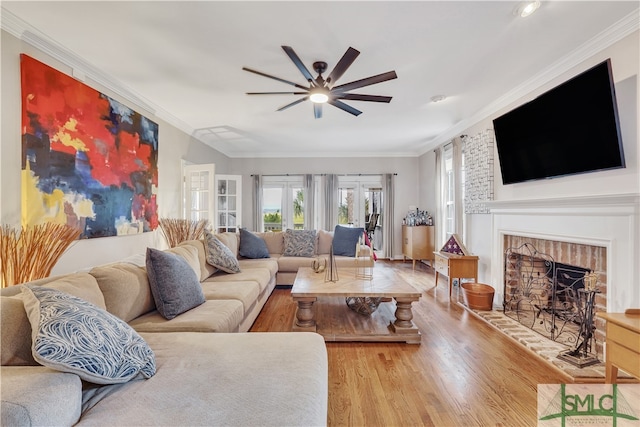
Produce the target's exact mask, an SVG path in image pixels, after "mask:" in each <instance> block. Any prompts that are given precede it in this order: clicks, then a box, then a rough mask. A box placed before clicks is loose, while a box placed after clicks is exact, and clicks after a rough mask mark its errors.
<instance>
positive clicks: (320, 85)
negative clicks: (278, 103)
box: [242, 46, 398, 119]
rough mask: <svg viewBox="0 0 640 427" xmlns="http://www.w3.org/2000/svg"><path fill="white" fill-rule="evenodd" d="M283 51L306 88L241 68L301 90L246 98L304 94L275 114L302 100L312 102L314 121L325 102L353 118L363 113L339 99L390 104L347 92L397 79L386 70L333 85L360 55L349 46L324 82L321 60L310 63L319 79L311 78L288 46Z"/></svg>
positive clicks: (387, 99)
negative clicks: (299, 74)
mask: <svg viewBox="0 0 640 427" xmlns="http://www.w3.org/2000/svg"><path fill="white" fill-rule="evenodd" d="M282 49H283V50H284V51H285V53H286V54H287V55H288V56H289V58H291V60H292V61H293V63H294V64H295V65H296V67H298V70H300V72H301V73H302V75H303V76H304V78H305V79H306V80H307V83H308V84H309V87H306V86H303V85H300V84H297V83H294V82H291V81H289V80H285V79H281V78H279V77H275V76H271V75H269V74H265V73H263V72H260V71H256V70H252V69H251V68H247V67H242V69H243V70H245V71H249V72H250V73H254V74H258V75H260V76H264V77H268V78H270V79H274V80H277V81H279V82H282V83H286V84H289V85H291V86H295V87H297V88H298V89H302V90H303V91H298V92H247V95H304V96H303V97H302V98H299V99H298V100H296V101H293V102H292V103H290V104H287V105H285V106H284V107H280V108H278V111H282V110H286V109H287V108H289V107H293V106H294V105H297V104H300V103H301V102H304V101H307V100H308V101H311V102H313V113H314V115H315V118H316V119H319V118H321V117H322V104H324V103H327V104H331V105H333V106H334V107H337V108H340V109H341V110H344V111H346V112H347V113H351V114H353V115H354V116H358V115H360V114H362V111H360V110H357V109H355V108H353V107H352V106H350V105H348V104H345V103H344V102H342V101H341V100H342V99H346V100H351V101H370V102H387V103H388V102H390V101H391V97H390V96H380V95H362V94H358V93H347V92H349V91H351V90H353V89H358V88H361V87H365V86H370V85H374V84H377V83H382V82H385V81H387V80H393V79H395V78H397V77H398V76H397V75H396V72H395V71H388V72H386V73H382V74H378V75H376V76H371V77H367V78H364V79H361V80H356V81H353V82H350V83H345V84H341V85H339V86H335V84H336V82H337V81H338V79H339V78H340V77H342V75H343V74H344V72H345V71H347V68H349V66H351V64H352V63H353V61H355V59H356V58H357V57H358V55H360V52H359V51H358V50H356V49H354V48H352V47H350V48H349V49H347V51H346V52H345V54H344V55H343V56H342V58H340V60H339V61H338V63H337V64H336V66H335V67H334V68H333V70H332V71H331V73H329V76H328V77H327V78H326V79H325V78H324V77H322V74H323V73H324V72H325V71H327V63H326V62H323V61H317V62H314V63H313V69H314V70H315V72H316V73H318V77H316V78H314V77H313V76H312V75H311V73H310V72H309V70H308V69H307V67H305V66H304V64H303V63H302V61H301V60H300V58H299V57H298V55H297V54H296V53H295V51H294V50H293V49H292V48H291V47H290V46H282Z"/></svg>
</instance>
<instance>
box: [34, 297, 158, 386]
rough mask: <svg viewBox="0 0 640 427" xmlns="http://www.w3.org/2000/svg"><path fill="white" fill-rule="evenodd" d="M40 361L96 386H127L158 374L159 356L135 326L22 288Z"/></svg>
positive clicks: (74, 300) (84, 305) (80, 302)
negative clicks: (157, 359) (157, 357)
mask: <svg viewBox="0 0 640 427" xmlns="http://www.w3.org/2000/svg"><path fill="white" fill-rule="evenodd" d="M22 298H23V303H24V308H25V311H26V312H27V317H28V318H29V322H30V323H31V330H32V334H31V335H32V352H33V358H34V359H35V360H36V362H38V363H40V364H42V365H44V366H46V367H49V368H51V369H55V370H57V371H61V372H69V373H73V374H76V375H78V376H79V377H80V378H82V379H83V380H85V381H89V382H92V383H95V384H118V383H125V382H127V381H129V380H131V379H133V378H135V377H137V376H138V375H142V376H143V377H144V378H150V377H152V376H153V375H154V374H155V373H156V361H155V355H154V354H153V351H152V350H151V348H150V347H149V346H148V345H147V343H146V342H145V341H144V340H143V339H142V337H141V336H140V335H138V333H137V332H136V331H134V330H133V329H132V328H131V326H129V325H127V324H126V323H125V322H124V321H122V320H120V319H118V318H117V317H115V316H114V315H112V314H111V313H109V312H107V311H105V310H102V309H101V308H98V307H96V306H95V305H93V304H91V303H89V302H87V301H85V300H82V299H80V298H77V297H74V296H71V295H69V294H67V293H64V292H61V291H58V290H55V289H51V288H46V287H40V286H22Z"/></svg>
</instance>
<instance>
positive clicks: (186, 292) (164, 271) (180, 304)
mask: <svg viewBox="0 0 640 427" xmlns="http://www.w3.org/2000/svg"><path fill="white" fill-rule="evenodd" d="M185 248H186V247H185ZM198 270H199V269H198ZM147 275H148V276H149V286H150V287H151V293H152V294H153V300H154V301H155V303H156V308H157V309H158V311H159V312H160V314H161V315H162V316H163V317H164V318H166V319H173V318H174V317H176V316H177V315H178V314H181V313H184V312H185V311H187V310H191V309H192V308H194V307H197V306H199V305H200V304H202V303H203V302H204V295H203V294H202V287H201V286H200V281H199V280H198V276H196V273H195V271H194V270H193V268H192V267H191V266H190V265H189V264H188V263H187V261H185V259H184V258H182V257H181V256H180V255H176V254H172V253H170V252H164V251H160V250H157V249H153V248H147Z"/></svg>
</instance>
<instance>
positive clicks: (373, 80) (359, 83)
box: [331, 71, 398, 92]
mask: <svg viewBox="0 0 640 427" xmlns="http://www.w3.org/2000/svg"><path fill="white" fill-rule="evenodd" d="M396 78H398V75H397V74H396V72H395V71H387V72H386V73H382V74H378V75H377V76H371V77H367V78H366V79H361V80H356V81H354V82H350V83H345V84H343V85H340V86H334V87H333V88H332V89H331V92H346V91H348V90H353V89H358V88H360V87H364V86H369V85H375V84H377V83H382V82H386V81H387V80H393V79H396Z"/></svg>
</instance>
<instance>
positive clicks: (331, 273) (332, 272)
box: [324, 246, 338, 282]
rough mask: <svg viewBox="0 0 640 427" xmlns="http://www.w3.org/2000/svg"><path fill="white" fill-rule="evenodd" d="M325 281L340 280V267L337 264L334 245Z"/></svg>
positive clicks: (330, 252) (330, 253)
mask: <svg viewBox="0 0 640 427" xmlns="http://www.w3.org/2000/svg"><path fill="white" fill-rule="evenodd" d="M324 281H325V282H337V281H338V267H337V266H336V258H335V256H334V255H333V246H331V250H330V251H329V263H328V265H327V268H326V269H325V273H324Z"/></svg>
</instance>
